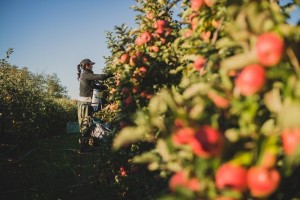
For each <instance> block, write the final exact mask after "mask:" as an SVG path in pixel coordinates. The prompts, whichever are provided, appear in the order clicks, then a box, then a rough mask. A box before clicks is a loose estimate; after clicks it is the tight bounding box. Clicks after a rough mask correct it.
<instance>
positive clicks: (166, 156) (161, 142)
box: [156, 139, 171, 162]
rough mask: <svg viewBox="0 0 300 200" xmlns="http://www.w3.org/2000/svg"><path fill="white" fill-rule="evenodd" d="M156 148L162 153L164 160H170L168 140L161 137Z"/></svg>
mask: <svg viewBox="0 0 300 200" xmlns="http://www.w3.org/2000/svg"><path fill="white" fill-rule="evenodd" d="M156 150H157V151H158V153H159V154H160V155H161V157H162V159H163V160H164V161H166V162H167V161H169V160H170V157H171V156H170V153H169V150H168V146H167V144H166V142H165V141H164V140H162V139H159V140H158V141H157V144H156Z"/></svg>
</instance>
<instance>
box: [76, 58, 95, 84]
mask: <svg viewBox="0 0 300 200" xmlns="http://www.w3.org/2000/svg"><path fill="white" fill-rule="evenodd" d="M94 64H95V63H94V62H92V61H91V60H90V59H87V58H86V59H83V60H82V61H81V62H80V64H79V65H77V71H78V73H77V78H78V80H79V78H80V74H81V69H83V70H92V69H93V65H94Z"/></svg>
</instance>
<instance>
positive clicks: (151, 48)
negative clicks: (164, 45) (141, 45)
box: [149, 46, 159, 53]
mask: <svg viewBox="0 0 300 200" xmlns="http://www.w3.org/2000/svg"><path fill="white" fill-rule="evenodd" d="M149 50H150V51H152V52H155V53H157V52H159V47H158V46H150V47H149Z"/></svg>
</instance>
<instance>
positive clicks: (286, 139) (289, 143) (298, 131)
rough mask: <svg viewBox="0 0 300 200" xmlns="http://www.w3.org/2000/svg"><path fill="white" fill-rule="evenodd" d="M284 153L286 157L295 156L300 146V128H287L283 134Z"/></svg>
mask: <svg viewBox="0 0 300 200" xmlns="http://www.w3.org/2000/svg"><path fill="white" fill-rule="evenodd" d="M281 141H282V146H283V151H284V153H285V154H286V155H288V156H290V155H293V154H294V153H295V151H296V149H297V148H299V146H300V128H286V129H284V130H283V131H282V133H281Z"/></svg>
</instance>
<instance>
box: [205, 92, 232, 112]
mask: <svg viewBox="0 0 300 200" xmlns="http://www.w3.org/2000/svg"><path fill="white" fill-rule="evenodd" d="M207 96H208V98H210V99H211V100H212V101H213V102H214V104H215V105H216V106H217V107H219V108H224V109H225V108H228V106H229V101H228V99H226V98H225V97H222V96H220V95H218V94H217V93H215V92H208V94H207Z"/></svg>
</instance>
